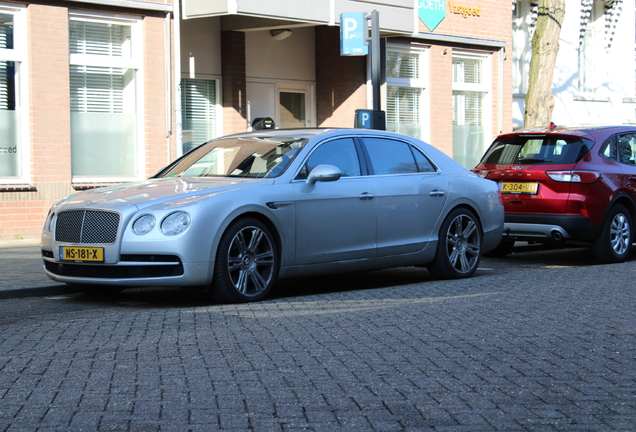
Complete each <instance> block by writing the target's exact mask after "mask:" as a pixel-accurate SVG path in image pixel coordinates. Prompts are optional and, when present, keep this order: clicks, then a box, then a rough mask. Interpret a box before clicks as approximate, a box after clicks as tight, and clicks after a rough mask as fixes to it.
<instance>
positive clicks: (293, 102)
mask: <svg viewBox="0 0 636 432" xmlns="http://www.w3.org/2000/svg"><path fill="white" fill-rule="evenodd" d="M278 110H279V121H278V125H277V126H278V127H279V128H281V129H288V128H304V127H309V126H311V125H310V124H309V123H310V122H309V121H308V119H307V111H308V110H307V92H304V91H290V90H280V91H279V92H278Z"/></svg>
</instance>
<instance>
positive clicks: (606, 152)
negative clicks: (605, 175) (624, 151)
mask: <svg viewBox="0 0 636 432" xmlns="http://www.w3.org/2000/svg"><path fill="white" fill-rule="evenodd" d="M599 153H600V155H601V156H603V157H605V158H607V159H611V160H613V161H615V160H617V159H618V158H617V157H616V156H617V154H618V151H617V140H616V136H613V137H611V138H609V139H608V140H607V141H605V144H603V147H602V148H601V151H600V152H599Z"/></svg>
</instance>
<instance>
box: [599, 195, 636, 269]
mask: <svg viewBox="0 0 636 432" xmlns="http://www.w3.org/2000/svg"><path fill="white" fill-rule="evenodd" d="M632 227H633V225H632V217H631V215H630V213H629V211H627V209H626V208H625V206H623V205H621V204H618V205H615V206H614V207H612V209H611V210H610V212H609V214H608V215H607V218H606V219H605V222H604V223H603V228H602V229H601V235H600V236H599V237H598V239H596V241H595V242H594V244H593V245H592V252H593V253H594V257H596V259H597V260H598V261H600V262H601V263H605V264H609V263H618V262H623V261H625V260H626V259H627V258H629V254H630V253H631V250H632V239H633V236H634V234H633V228H632Z"/></svg>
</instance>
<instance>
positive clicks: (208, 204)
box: [42, 129, 504, 303]
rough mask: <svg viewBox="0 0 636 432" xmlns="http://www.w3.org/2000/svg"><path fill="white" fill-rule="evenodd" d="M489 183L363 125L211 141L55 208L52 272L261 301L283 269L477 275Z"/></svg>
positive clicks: (493, 206) (494, 230)
mask: <svg viewBox="0 0 636 432" xmlns="http://www.w3.org/2000/svg"><path fill="white" fill-rule="evenodd" d="M503 218H504V213H503V207H502V204H501V200H500V197H499V191H498V189H497V185H496V183H494V182H492V181H490V180H485V179H481V178H479V177H478V176H477V175H475V174H473V173H471V172H470V171H468V170H466V169H464V168H463V167H462V166H460V165H459V164H458V163H456V162H455V161H453V160H452V159H451V158H450V157H448V156H446V155H445V154H443V153H442V152H441V151H439V150H437V149H435V148H434V147H431V146H430V145H428V144H425V143H423V142H421V141H418V140H416V139H413V138H410V137H406V136H402V135H398V134H393V133H389V132H381V131H375V130H364V129H298V130H291V129H287V130H265V131H258V132H251V133H244V134H238V135H231V136H225V137H222V138H218V139H214V140H212V141H209V142H207V143H205V144H202V145H201V146H199V147H196V148H194V149H193V150H191V151H190V152H188V153H186V154H184V155H183V156H182V157H180V158H179V159H177V160H175V161H174V162H173V163H172V164H170V165H168V166H167V167H165V168H164V169H163V170H161V171H160V172H159V173H157V174H156V175H154V176H153V177H151V178H149V179H147V180H143V181H138V182H134V183H127V184H122V185H117V186H111V187H105V188H100V189H93V190H87V191H84V192H78V193H76V194H74V195H71V196H69V197H67V198H65V199H63V200H61V201H59V202H57V203H56V204H55V205H53V207H52V208H51V210H50V212H49V215H48V217H47V218H46V222H45V225H44V229H43V233H42V256H43V259H44V268H45V271H46V274H47V275H48V276H49V277H50V278H51V279H53V280H55V281H59V282H65V283H68V284H72V285H78V286H81V287H82V289H84V290H86V291H97V290H111V291H112V290H115V291H118V290H121V289H124V288H127V287H137V286H177V287H196V288H197V289H205V290H207V291H208V292H209V293H210V295H211V297H212V298H213V299H214V300H215V301H218V302H225V303H228V302H247V301H257V300H260V299H263V298H264V297H265V296H267V295H268V293H269V292H270V291H271V289H272V287H273V286H274V284H275V282H276V280H277V279H282V278H292V277H303V276H310V275H316V274H328V273H342V272H354V271H366V270H375V269H382V268H389V267H401V266H425V267H427V268H428V270H429V271H430V273H431V274H432V275H434V276H435V277H438V278H446V279H450V278H465V277H469V276H471V275H472V274H473V273H474V272H475V270H476V269H477V266H478V264H479V260H480V257H481V255H482V254H483V253H486V252H489V251H490V250H492V249H493V248H494V247H496V246H497V245H498V244H499V241H500V240H501V236H502V230H503Z"/></svg>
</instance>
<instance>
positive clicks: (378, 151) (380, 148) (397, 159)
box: [362, 138, 418, 175]
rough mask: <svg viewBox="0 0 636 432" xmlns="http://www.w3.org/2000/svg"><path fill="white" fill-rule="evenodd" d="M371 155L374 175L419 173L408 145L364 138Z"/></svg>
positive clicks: (393, 141) (387, 140)
mask: <svg viewBox="0 0 636 432" xmlns="http://www.w3.org/2000/svg"><path fill="white" fill-rule="evenodd" d="M362 141H363V142H364V145H365V147H366V149H367V153H369V158H370V159H371V166H372V168H373V174H375V175H386V174H409V173H416V172H418V169H417V164H416V163H415V158H414V156H413V153H412V152H411V149H410V146H409V145H408V144H407V143H404V142H401V141H395V140H389V139H382V138H363V139H362Z"/></svg>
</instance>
